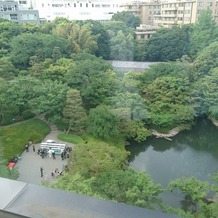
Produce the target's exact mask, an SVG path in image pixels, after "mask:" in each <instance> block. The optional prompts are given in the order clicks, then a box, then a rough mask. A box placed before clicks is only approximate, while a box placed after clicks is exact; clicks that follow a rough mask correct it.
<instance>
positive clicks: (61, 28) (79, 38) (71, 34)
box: [52, 21, 98, 54]
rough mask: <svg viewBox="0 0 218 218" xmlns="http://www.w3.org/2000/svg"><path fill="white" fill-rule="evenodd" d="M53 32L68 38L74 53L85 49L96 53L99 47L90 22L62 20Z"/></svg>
mask: <svg viewBox="0 0 218 218" xmlns="http://www.w3.org/2000/svg"><path fill="white" fill-rule="evenodd" d="M52 32H53V34H54V35H57V36H59V37H62V38H65V39H67V40H68V42H69V45H70V47H71V50H72V52H73V53H80V52H82V51H85V52H87V53H91V54H94V53H95V51H96V50H97V48H98V46H97V42H96V39H95V37H94V36H93V34H92V31H91V26H90V23H85V24H83V23H82V24H79V23H78V22H75V21H71V22H70V21H69V22H61V23H59V24H57V25H56V26H55V27H54V28H53V30H52Z"/></svg>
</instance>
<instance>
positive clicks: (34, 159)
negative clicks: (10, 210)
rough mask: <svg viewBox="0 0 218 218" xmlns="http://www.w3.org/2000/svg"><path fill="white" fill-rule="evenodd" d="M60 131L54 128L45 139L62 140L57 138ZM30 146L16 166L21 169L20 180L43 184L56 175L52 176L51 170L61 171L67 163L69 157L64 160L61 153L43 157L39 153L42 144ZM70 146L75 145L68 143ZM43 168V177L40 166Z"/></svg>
mask: <svg viewBox="0 0 218 218" xmlns="http://www.w3.org/2000/svg"><path fill="white" fill-rule="evenodd" d="M59 133H60V132H59V131H58V130H53V131H51V132H50V134H48V135H47V136H46V137H45V139H44V140H43V141H46V140H47V139H53V140H56V141H57V142H62V141H60V140H58V139H57V135H58V134H59ZM33 145H34V146H35V149H36V152H33ZM33 145H31V146H30V147H29V152H26V151H24V152H23V154H22V155H21V159H19V160H18V162H17V164H16V168H17V169H18V171H19V174H20V175H19V177H18V179H17V180H18V181H22V182H26V183H32V184H37V185H41V184H42V181H52V180H54V179H55V178H56V176H52V175H51V172H52V171H55V169H58V171H59V172H61V171H62V170H63V169H64V166H65V165H66V164H67V159H65V160H62V159H61V156H60V155H56V159H53V158H52V157H51V158H49V157H45V158H43V159H42V157H41V156H40V155H38V154H37V150H38V148H40V144H33ZM67 145H69V146H73V145H72V144H70V143H67ZM41 167H42V168H43V177H41V172H40V168H41Z"/></svg>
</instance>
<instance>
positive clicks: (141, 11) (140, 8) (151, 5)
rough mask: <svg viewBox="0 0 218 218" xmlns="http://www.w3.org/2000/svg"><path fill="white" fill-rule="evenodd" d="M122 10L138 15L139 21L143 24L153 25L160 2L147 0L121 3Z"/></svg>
mask: <svg viewBox="0 0 218 218" xmlns="http://www.w3.org/2000/svg"><path fill="white" fill-rule="evenodd" d="M121 7H122V8H123V10H124V11H128V12H130V13H133V14H135V15H136V16H139V18H140V20H141V23H142V24H145V25H151V26H153V25H154V17H155V15H160V13H161V11H160V10H161V4H160V0H150V1H149V0H148V1H146V2H141V1H132V2H126V3H123V4H122V5H121Z"/></svg>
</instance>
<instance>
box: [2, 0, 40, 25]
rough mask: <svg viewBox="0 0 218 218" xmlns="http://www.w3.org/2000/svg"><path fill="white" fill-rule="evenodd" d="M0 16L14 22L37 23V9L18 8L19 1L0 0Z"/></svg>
mask: <svg viewBox="0 0 218 218" xmlns="http://www.w3.org/2000/svg"><path fill="white" fill-rule="evenodd" d="M21 2H22V1H21ZM0 18H2V19H6V20H10V21H12V22H15V23H27V22H28V23H29V22H32V23H39V13H38V11H37V10H32V9H28V8H22V7H21V8H20V5H19V2H18V1H13V0H0Z"/></svg>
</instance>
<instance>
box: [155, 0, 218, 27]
mask: <svg viewBox="0 0 218 218" xmlns="http://www.w3.org/2000/svg"><path fill="white" fill-rule="evenodd" d="M206 9H210V10H211V12H212V16H213V17H214V19H215V20H217V2H216V0H180V1H179V0H177V1H175V0H169V1H167V2H161V14H160V15H156V16H155V17H154V25H158V26H164V27H171V26H173V25H183V24H190V23H195V22H197V21H198V17H199V15H200V14H201V12H202V11H203V10H206Z"/></svg>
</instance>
